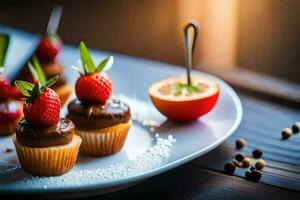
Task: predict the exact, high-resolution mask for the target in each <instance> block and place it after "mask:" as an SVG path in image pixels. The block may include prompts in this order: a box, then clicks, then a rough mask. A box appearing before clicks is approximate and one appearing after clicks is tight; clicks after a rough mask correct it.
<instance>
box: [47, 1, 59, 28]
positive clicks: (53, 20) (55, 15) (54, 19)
mask: <svg viewBox="0 0 300 200" xmlns="http://www.w3.org/2000/svg"><path fill="white" fill-rule="evenodd" d="M61 14H62V6H60V5H57V6H55V7H54V8H53V10H52V12H51V16H50V19H49V22H48V26H47V33H48V34H56V32H57V29H58V26H59V21H60V17H61Z"/></svg>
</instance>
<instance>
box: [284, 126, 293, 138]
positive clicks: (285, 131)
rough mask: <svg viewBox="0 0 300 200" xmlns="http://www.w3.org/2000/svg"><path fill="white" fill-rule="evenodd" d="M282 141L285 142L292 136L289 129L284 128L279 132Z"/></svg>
mask: <svg viewBox="0 0 300 200" xmlns="http://www.w3.org/2000/svg"><path fill="white" fill-rule="evenodd" d="M281 135H282V139H284V140H286V139H288V138H289V137H291V135H292V130H291V129H290V128H284V129H283V130H282V132H281Z"/></svg>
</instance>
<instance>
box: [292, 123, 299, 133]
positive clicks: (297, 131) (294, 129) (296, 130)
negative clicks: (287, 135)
mask: <svg viewBox="0 0 300 200" xmlns="http://www.w3.org/2000/svg"><path fill="white" fill-rule="evenodd" d="M292 130H293V133H299V132H300V122H296V123H295V124H294V125H293V126H292Z"/></svg>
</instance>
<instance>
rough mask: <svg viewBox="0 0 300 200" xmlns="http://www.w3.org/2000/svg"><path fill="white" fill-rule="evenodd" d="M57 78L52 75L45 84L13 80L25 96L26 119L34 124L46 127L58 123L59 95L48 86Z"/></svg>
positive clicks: (24, 110)
mask: <svg viewBox="0 0 300 200" xmlns="http://www.w3.org/2000/svg"><path fill="white" fill-rule="evenodd" d="M57 79H58V76H55V77H53V78H52V79H50V80H49V81H47V82H46V83H45V84H41V83H40V82H38V81H35V83H34V84H32V83H29V82H26V81H15V84H16V86H17V88H18V89H19V90H20V91H21V92H22V94H23V95H24V96H25V97H26V103H25V105H24V108H23V112H24V117H25V119H26V121H27V122H28V123H30V124H32V125H34V126H39V127H48V126H52V125H55V124H57V123H58V121H59V113H60V99H59V96H58V95H57V94H56V93H55V92H54V91H53V90H52V89H50V88H49V87H50V86H51V85H53V84H54V83H55V82H56V81H57Z"/></svg>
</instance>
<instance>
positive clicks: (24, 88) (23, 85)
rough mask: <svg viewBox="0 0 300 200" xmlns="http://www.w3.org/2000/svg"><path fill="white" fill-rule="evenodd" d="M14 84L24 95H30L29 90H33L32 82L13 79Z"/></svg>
mask: <svg viewBox="0 0 300 200" xmlns="http://www.w3.org/2000/svg"><path fill="white" fill-rule="evenodd" d="M15 85H16V87H17V88H18V89H19V90H20V92H21V93H22V94H23V95H24V96H26V97H29V96H30V92H29V91H31V90H33V88H34V84H32V83H29V82H26V81H19V80H17V81H15Z"/></svg>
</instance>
